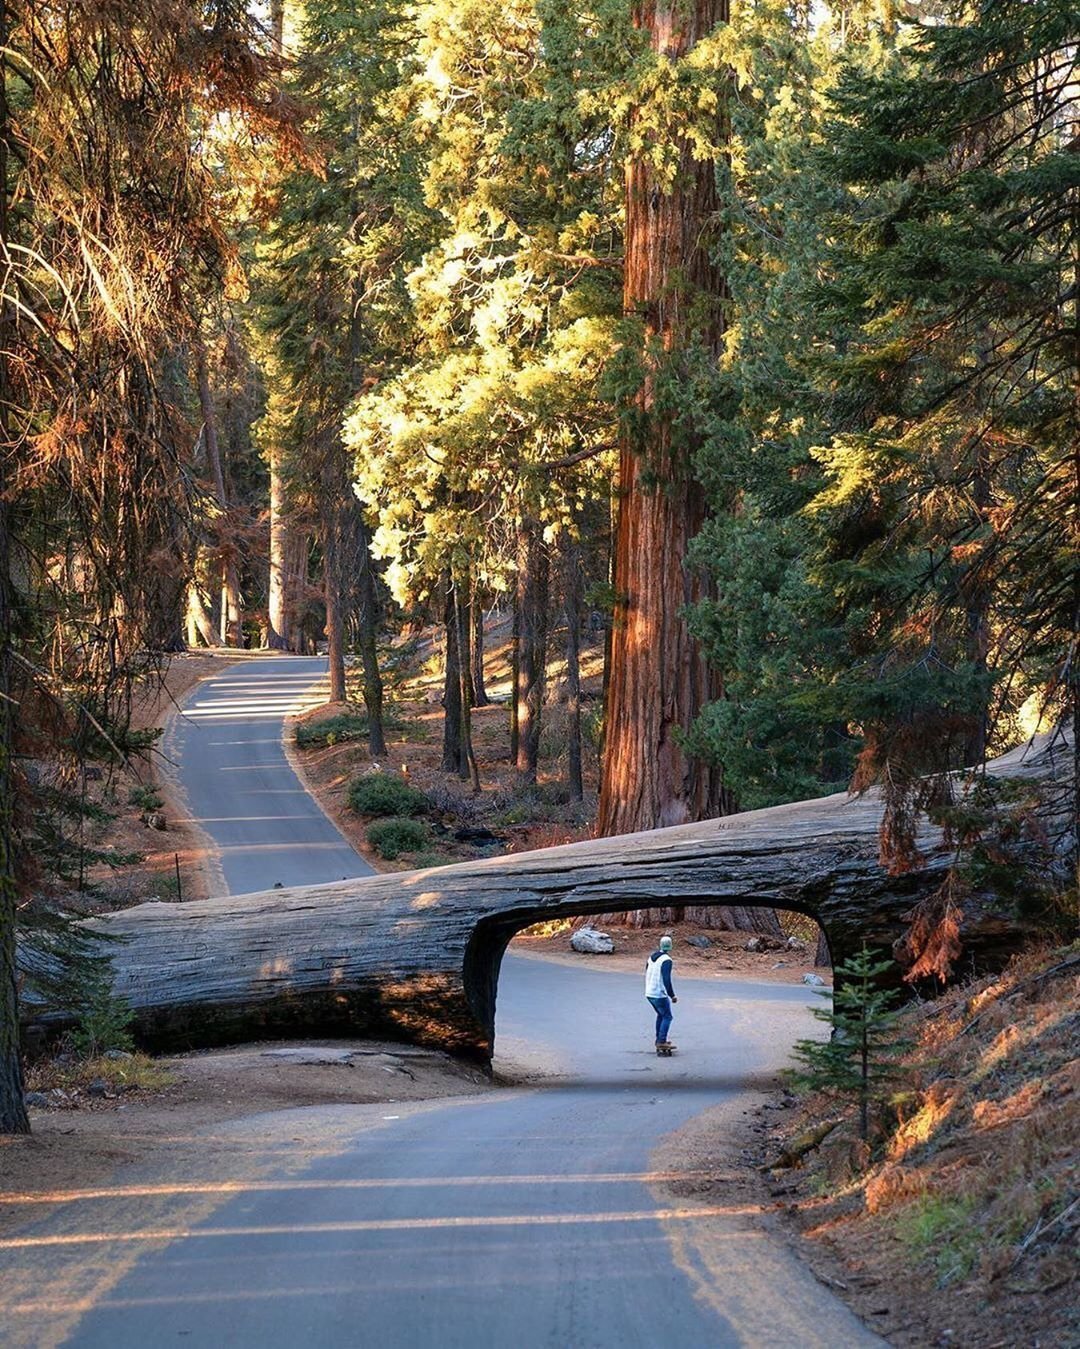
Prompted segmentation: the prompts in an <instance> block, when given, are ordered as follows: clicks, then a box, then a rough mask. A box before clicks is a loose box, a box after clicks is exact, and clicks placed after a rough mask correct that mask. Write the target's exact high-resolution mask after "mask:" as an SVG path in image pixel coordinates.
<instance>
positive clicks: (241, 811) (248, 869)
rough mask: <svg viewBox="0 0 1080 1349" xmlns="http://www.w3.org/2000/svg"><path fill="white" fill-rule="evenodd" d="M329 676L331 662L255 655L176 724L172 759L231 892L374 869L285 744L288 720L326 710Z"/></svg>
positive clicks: (194, 701)
mask: <svg viewBox="0 0 1080 1349" xmlns="http://www.w3.org/2000/svg"><path fill="white" fill-rule="evenodd" d="M325 675H326V660H325V658H322V657H310V656H259V657H250V658H248V659H246V660H244V661H241V662H239V663H238V664H236V665H230V666H229V667H228V668H227V669H224V670H222V671H221V673H220V674H216V675H213V676H212V677H211V678H209V679H204V680H203V681H202V682H201V683H199V684H198V685H196V687H195V689H194V690H193V691H192V692H191V694H190V695H189V696H188V698H187V699H186V701H185V702H184V704H183V706H182V707H181V708H180V709H179V710H178V711H177V712H176V713H175V714H174V715H173V717H172V718H171V719H170V722H169V727H168V731H167V733H166V736H165V744H164V749H165V754H166V757H167V759H168V760H169V761H171V765H172V773H173V775H174V777H175V778H176V779H177V780H178V781H179V783H180V786H181V788H182V790H183V793H184V796H185V798H186V800H185V804H186V806H187V809H188V811H189V813H190V815H191V818H192V819H193V820H194V821H195V823H196V824H197V825H198V826H199V827H200V828H201V829H202V830H203V832H204V833H205V834H206V836H207V838H208V841H209V843H210V844H211V845H212V846H213V847H214V848H215V850H216V851H217V853H218V855H219V859H220V866H221V871H222V873H223V875H224V883H225V888H226V891H227V892H228V893H229V894H234V895H235V894H243V893H245V892H247V891H250V890H269V889H271V888H272V887H273V886H274V885H275V884H277V882H279V881H280V882H281V884H282V885H320V884H323V883H324V882H327V881H341V880H347V879H351V878H352V877H354V876H370V875H372V873H373V871H374V868H373V867H371V866H370V865H369V864H368V863H367V862H366V861H365V860H364V859H363V858H362V857H361V856H360V855H359V853H357V852H356V851H355V849H354V848H353V847H352V846H351V845H350V844H349V843H348V841H347V840H346V839H345V837H344V836H343V835H342V834H341V832H340V831H339V830H338V829H337V828H336V827H335V825H334V824H333V823H332V822H331V821H330V820H329V819H328V818H327V817H326V816H325V815H324V814H323V812H322V810H321V809H320V808H319V805H318V803H317V802H316V801H315V799H314V798H313V797H312V796H311V795H310V793H309V792H307V791H306V790H305V789H304V786H303V784H302V783H301V782H300V780H299V778H298V777H297V776H296V774H295V772H294V771H293V768H292V765H291V764H290V763H289V760H288V758H287V756H286V754H285V747H284V745H283V743H282V730H283V725H284V721H285V718H286V717H287V716H289V715H291V714H295V713H297V712H300V711H303V710H304V709H305V708H307V707H314V706H316V705H317V704H319V703H321V702H325V700H326V694H325V683H324V677H325Z"/></svg>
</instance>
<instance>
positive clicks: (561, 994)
mask: <svg viewBox="0 0 1080 1349" xmlns="http://www.w3.org/2000/svg"><path fill="white" fill-rule="evenodd" d="M320 671H321V662H314V661H301V660H296V661H291V662H287V661H286V660H280V661H273V662H270V661H267V662H257V663H251V664H249V663H245V664H243V665H240V666H237V667H235V668H233V669H230V670H228V671H226V672H224V673H223V674H222V675H220V676H218V677H217V678H216V679H214V680H212V681H208V682H207V683H204V684H203V685H201V686H200V688H199V690H198V691H197V692H196V694H195V695H194V697H193V698H192V699H190V700H189V703H188V705H187V707H186V709H185V716H184V718H183V720H182V721H181V719H179V718H178V719H177V724H176V726H175V728H174V735H173V742H172V748H173V752H174V754H175V756H176V758H177V760H178V764H179V772H180V774H181V779H182V783H183V785H184V787H185V788H186V791H187V795H188V799H189V801H190V802H191V804H192V806H193V807H194V808H195V810H196V812H197V814H198V816H199V818H200V821H201V823H202V824H203V827H204V828H205V829H206V830H207V832H208V833H209V834H210V835H211V837H212V838H213V839H214V840H215V842H216V843H217V844H218V846H219V847H220V848H221V850H222V856H223V860H224V864H225V867H226V874H227V877H228V880H229V885H230V888H232V889H234V890H244V889H256V888H259V887H263V886H266V885H267V884H273V881H274V880H275V879H281V880H282V881H283V882H285V883H287V884H293V883H298V882H303V881H305V880H308V881H314V880H320V879H336V878H337V877H338V876H339V875H343V874H349V871H348V868H349V867H350V866H352V867H353V868H354V870H353V872H352V874H359V873H360V872H361V871H362V870H364V869H365V868H364V865H363V863H362V862H361V861H360V859H358V858H356V857H355V855H353V857H352V858H349V857H348V855H347V853H342V854H340V855H339V854H338V853H336V852H335V851H334V850H335V849H336V848H338V847H340V846H341V845H342V844H343V840H340V838H339V837H338V836H337V835H336V831H334V830H333V828H332V826H329V832H328V830H327V828H326V827H325V826H326V825H327V823H328V822H325V821H323V820H322V818H321V816H320V813H319V812H318V810H317V808H316V807H315V806H314V803H313V802H312V803H310V804H307V803H305V800H304V794H303V792H302V788H301V787H300V785H299V783H298V781H297V780H296V778H295V776H294V775H293V773H292V770H291V768H290V767H289V765H288V763H287V761H286V759H285V757H284V755H283V753H282V752H281V745H280V720H281V716H282V715H283V713H284V712H285V710H286V709H287V708H288V707H291V706H294V705H295V702H296V700H297V699H298V698H299V697H300V696H301V694H302V692H303V691H304V689H306V688H307V687H308V685H309V684H310V683H311V681H312V680H313V679H314V678H315V677H316V676H317V675H318V674H319V673H320ZM283 844H284V846H283ZM331 856H333V857H334V861H333V863H332V864H330V863H329V862H328V859H329V858H330V857H331ZM286 859H288V863H289V869H288V870H286V869H285V866H284V864H285V861H286ZM339 859H340V860H339ZM328 866H329V867H330V870H329V871H328V870H327V868H328ZM339 867H340V871H339ZM676 954H677V953H676ZM676 978H677V981H678V991H679V993H680V1000H679V1005H678V1008H677V1009H676V1010H677V1013H678V1015H677V1019H676V1022H675V1028H674V1038H675V1039H676V1041H677V1043H678V1045H679V1047H680V1052H679V1053H678V1054H677V1055H676V1056H675V1057H674V1058H672V1059H658V1058H656V1056H655V1054H654V1053H653V1052H652V1048H651V1039H652V1014H651V1011H650V1009H649V1008H648V1006H647V1004H646V1003H645V1001H644V997H643V994H642V988H641V977H640V975H639V974H636V973H635V974H626V973H618V972H614V971H610V970H606V969H605V968H604V965H603V960H602V958H593V959H591V960H583V961H582V963H581V965H580V967H579V966H569V965H564V964H558V963H554V962H550V961H544V960H538V959H530V958H523V957H514V956H511V957H508V958H507V959H506V960H504V962H503V968H502V972H501V975H500V987H499V999H498V1010H497V1019H496V1052H497V1059H496V1067H497V1068H498V1069H500V1070H502V1071H504V1072H506V1073H508V1074H510V1075H513V1074H517V1075H518V1080H519V1081H521V1082H522V1085H519V1086H511V1087H510V1088H509V1089H507V1090H503V1091H497V1092H495V1093H492V1094H486V1095H481V1096H476V1097H471V1098H461V1099H457V1100H449V1101H437V1102H432V1103H428V1104H425V1105H421V1106H416V1105H412V1106H406V1105H395V1104H393V1103H388V1104H385V1105H381V1106H347V1107H340V1106H339V1107H334V1108H326V1107H319V1108H310V1109H296V1110H289V1111H283V1112H279V1113H278V1114H274V1115H270V1116H265V1115H264V1116H250V1117H248V1118H247V1119H243V1120H239V1121H234V1122H233V1123H232V1124H230V1125H229V1126H227V1127H226V1128H225V1129H224V1130H222V1128H221V1126H218V1128H217V1129H216V1131H215V1134H216V1137H215V1140H214V1141H215V1143H216V1145H217V1147H218V1149H219V1150H218V1152H217V1153H216V1154H215V1155H214V1156H211V1150H209V1149H207V1150H200V1148H199V1139H198V1136H196V1138H195V1139H193V1140H191V1143H189V1144H188V1145H187V1146H186V1147H185V1149H184V1153H183V1158H182V1160H181V1161H180V1162H177V1161H176V1159H175V1158H174V1159H173V1160H172V1161H171V1162H170V1160H169V1159H168V1158H163V1157H162V1156H161V1155H157V1154H156V1155H152V1156H151V1157H150V1158H149V1159H148V1160H147V1161H146V1162H145V1163H142V1164H140V1165H138V1166H129V1167H127V1168H125V1169H124V1170H123V1171H122V1172H120V1173H118V1174H117V1176H116V1178H115V1185H114V1186H113V1187H111V1188H110V1187H105V1188H104V1189H103V1190H101V1191H98V1192H96V1193H94V1194H91V1195H87V1196H86V1197H84V1198H82V1199H78V1200H74V1201H68V1202H64V1200H63V1197H61V1196H58V1197H57V1198H58V1201H59V1202H58V1203H57V1206H56V1208H55V1209H54V1210H53V1212H52V1213H51V1214H50V1216H49V1217H46V1218H43V1219H41V1220H39V1221H38V1222H36V1223H33V1224H31V1225H28V1226H25V1227H22V1228H20V1229H19V1231H18V1233H17V1234H16V1235H15V1237H14V1238H13V1239H7V1240H0V1271H2V1272H3V1277H0V1309H2V1311H3V1312H6V1314H7V1319H8V1324H9V1326H10V1327H11V1329H12V1333H13V1334H14V1339H13V1340H12V1343H13V1344H15V1345H18V1346H20V1349H21V1347H22V1346H24V1345H25V1346H33V1349H41V1347H42V1346H52V1345H54V1344H55V1345H60V1344H64V1345H69V1346H77V1347H78V1349H146V1346H149V1345H153V1346H162V1345H172V1344H184V1345H188V1346H192V1349H201V1346H206V1347H207V1349H218V1346H236V1347H237V1349H256V1347H258V1349H298V1346H312V1347H313V1349H346V1347H347V1346H348V1347H349V1349H352V1347H353V1346H368V1345H370V1346H378V1349H429V1347H430V1349H656V1346H657V1345H677V1346H679V1349H732V1347H734V1346H746V1347H747V1349H774V1347H775V1349H789V1346H793V1345H798V1346H799V1349H826V1346H830V1349H831V1347H833V1346H837V1345H843V1346H845V1349H864V1347H866V1349H869V1346H880V1345H881V1344H882V1341H881V1340H879V1339H878V1338H877V1337H876V1336H874V1335H872V1334H871V1333H870V1332H868V1331H867V1330H866V1329H865V1328H864V1327H863V1326H862V1325H861V1323H860V1322H858V1320H857V1319H856V1318H855V1317H854V1316H853V1315H852V1314H851V1313H850V1312H849V1311H848V1310H847V1309H846V1308H845V1307H844V1306H843V1305H842V1304H841V1303H840V1302H838V1301H837V1300H836V1299H835V1298H834V1297H833V1296H832V1295H831V1294H830V1293H829V1292H827V1291H826V1290H825V1289H824V1288H823V1287H822V1286H821V1285H820V1284H818V1283H817V1282H816V1281H815V1280H814V1278H813V1276H812V1275H811V1274H810V1273H809V1271H808V1270H807V1269H806V1268H805V1267H804V1266H802V1265H801V1264H800V1263H799V1262H798V1261H797V1260H796V1259H795V1258H794V1257H793V1256H792V1255H791V1254H790V1252H789V1251H788V1250H787V1248H786V1247H785V1246H784V1245H782V1244H781V1243H778V1242H776V1241H774V1240H773V1239H772V1238H770V1237H769V1236H768V1235H767V1234H766V1233H765V1231H764V1230H763V1229H762V1228H761V1227H760V1225H759V1224H758V1223H757V1221H756V1220H755V1218H754V1216H753V1214H746V1213H744V1212H741V1211H740V1210H739V1207H738V1205H725V1204H724V1202H723V1199H722V1197H721V1198H720V1199H719V1200H713V1199H710V1200H709V1201H708V1203H707V1204H704V1205H703V1204H695V1203H694V1202H693V1201H686V1200H679V1199H678V1198H676V1197H674V1196H673V1194H672V1193H671V1191H670V1190H668V1189H667V1188H666V1186H665V1184H664V1183H663V1178H662V1177H661V1176H659V1175H657V1174H656V1171H655V1169H654V1168H655V1166H656V1164H657V1163H656V1158H657V1154H658V1150H659V1149H660V1145H661V1143H662V1141H663V1140H664V1139H665V1137H666V1136H668V1135H670V1134H671V1133H672V1132H673V1131H675V1130H677V1129H678V1128H679V1127H680V1126H681V1125H683V1124H685V1123H686V1122H687V1121H688V1120H690V1119H692V1118H693V1117H694V1116H695V1115H698V1114H700V1113H701V1112H702V1111H704V1110H706V1109H708V1108H709V1107H711V1106H715V1105H716V1104H717V1103H724V1102H727V1103H728V1104H729V1105H730V1107H731V1109H732V1110H733V1111H735V1112H736V1113H737V1111H738V1109H739V1108H740V1105H741V1102H742V1100H743V1099H745V1092H746V1088H747V1086H748V1084H749V1083H751V1082H752V1081H753V1079H754V1078H755V1077H756V1076H758V1075H760V1074H763V1073H769V1072H771V1071H773V1070H775V1068H777V1067H778V1066H780V1065H781V1064H782V1063H783V1062H784V1060H785V1058H786V1055H787V1049H788V1046H790V1044H791V1043H792V1041H793V1040H794V1039H795V1038H797V1037H798V1036H799V1035H805V1034H808V1033H813V1029H812V1028H813V1026H814V1024H815V1023H813V1022H811V1021H810V1019H809V1017H808V1016H807V1012H806V1006H807V1004H808V1002H810V1001H811V1000H812V999H811V997H810V995H809V992H808V990H806V989H803V988H801V987H791V986H782V985H774V984H752V983H736V982H730V983H726V982H720V981H718V980H686V981H681V980H678V975H676ZM343 1071H347V1069H343ZM538 1072H539V1073H540V1074H541V1075H542V1078H541V1081H540V1084H539V1085H535V1082H536V1074H537V1073H538ZM530 1074H531V1076H530ZM391 1091H392V1086H391ZM223 1133H224V1135H225V1141H226V1145H227V1147H226V1152H225V1155H224V1160H223V1159H222V1154H221V1152H220V1147H221V1143H222V1135H223ZM668 1146H669V1147H670V1146H671V1145H670V1144H669V1145H668ZM223 1168H224V1169H223ZM192 1183H194V1190H193V1189H192ZM132 1187H134V1190H133V1189H132ZM718 1193H719V1194H720V1195H721V1196H722V1193H723V1192H722V1189H721V1190H720V1191H718ZM140 1196H141V1197H140ZM43 1262H45V1263H44V1264H43ZM5 1283H6V1284H7V1287H8V1288H9V1289H10V1290H11V1293H10V1294H9V1305H8V1306H7V1307H6V1308H5V1307H4V1303H5V1296H4V1293H3V1287H4V1285H5ZM19 1289H26V1290H28V1291H29V1290H32V1292H30V1294H29V1295H25V1294H20V1293H19V1292H18V1291H17V1290H19ZM39 1290H46V1291H44V1292H39ZM10 1299H14V1306H12V1305H11V1302H10ZM13 1312H14V1313H15V1315H12V1313H13ZM0 1314H2V1313H0ZM2 1338H3V1334H2V1333H0V1339H2Z"/></svg>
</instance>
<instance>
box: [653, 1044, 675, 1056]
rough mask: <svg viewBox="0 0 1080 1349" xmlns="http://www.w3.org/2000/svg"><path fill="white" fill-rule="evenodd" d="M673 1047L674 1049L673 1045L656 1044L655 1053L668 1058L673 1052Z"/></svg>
mask: <svg viewBox="0 0 1080 1349" xmlns="http://www.w3.org/2000/svg"><path fill="white" fill-rule="evenodd" d="M674 1049H675V1046H674V1045H669V1044H662V1045H657V1046H656V1053H657V1055H658V1056H659V1057H660V1058H662V1059H670V1058H671V1055H672V1053H673V1052H674Z"/></svg>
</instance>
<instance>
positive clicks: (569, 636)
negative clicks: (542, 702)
mask: <svg viewBox="0 0 1080 1349" xmlns="http://www.w3.org/2000/svg"><path fill="white" fill-rule="evenodd" d="M562 563H563V595H564V598H565V607H566V712H567V720H568V736H567V741H568V743H567V759H568V772H569V777H570V795H571V797H572V798H573V799H574V800H575V801H581V800H582V799H583V798H584V796H585V784H584V781H583V779H582V773H581V555H580V550H579V548H578V546H577V541H576V540H575V539H572V538H571V537H570V535H569V533H564V535H563V546H562Z"/></svg>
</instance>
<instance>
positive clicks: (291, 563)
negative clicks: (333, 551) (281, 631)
mask: <svg viewBox="0 0 1080 1349" xmlns="http://www.w3.org/2000/svg"><path fill="white" fill-rule="evenodd" d="M310 549H311V537H310V535H309V534H308V532H307V530H306V529H304V530H301V529H297V528H296V527H295V525H291V526H290V528H289V529H288V542H287V544H286V548H285V599H286V604H287V605H288V606H289V608H288V612H287V616H286V619H285V623H286V626H287V628H288V631H289V640H288V643H287V646H288V649H289V650H290V651H295V652H296V653H297V654H298V655H303V654H304V653H305V652H306V651H307V650H308V645H307V643H308V628H307V622H306V615H307V607H308V606H307V602H306V600H305V602H304V605H303V607H302V608H301V607H300V599H301V596H303V595H304V594H305V592H306V591H307V585H308V554H309V552H310Z"/></svg>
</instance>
